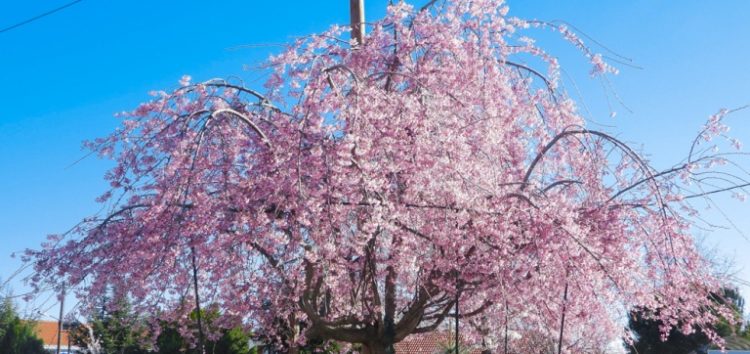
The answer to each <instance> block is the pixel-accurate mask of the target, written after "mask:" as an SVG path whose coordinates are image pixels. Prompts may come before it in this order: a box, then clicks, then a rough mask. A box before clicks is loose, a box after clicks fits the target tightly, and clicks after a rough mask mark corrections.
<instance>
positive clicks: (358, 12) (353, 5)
mask: <svg viewBox="0 0 750 354" xmlns="http://www.w3.org/2000/svg"><path fill="white" fill-rule="evenodd" d="M349 18H350V19H351V26H352V39H354V40H355V41H357V44H362V43H364V42H363V41H364V39H365V0H349Z"/></svg>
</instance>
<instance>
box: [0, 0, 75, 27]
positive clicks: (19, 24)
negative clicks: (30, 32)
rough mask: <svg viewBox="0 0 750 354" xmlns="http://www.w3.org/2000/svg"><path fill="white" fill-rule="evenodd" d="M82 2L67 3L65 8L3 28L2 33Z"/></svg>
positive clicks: (61, 7)
mask: <svg viewBox="0 0 750 354" xmlns="http://www.w3.org/2000/svg"><path fill="white" fill-rule="evenodd" d="M81 1H83V0H75V1H71V2H69V3H67V4H65V5H63V6H60V7H58V8H55V9H52V10H49V11H47V12H44V13H41V14H39V15H36V16H34V17H32V18H29V19H26V20H23V21H21V22H19V23H16V24H15V25H11V26H8V27H5V28H3V29H0V33H3V32H8V31H10V30H12V29H16V28H18V27H21V26H23V25H25V24H29V23H31V22H34V21H36V20H38V19H40V18H42V17H46V16H49V15H52V14H53V13H55V12H58V11H60V10H64V9H66V8H68V7H71V6H73V5H75V4H77V3H79V2H81Z"/></svg>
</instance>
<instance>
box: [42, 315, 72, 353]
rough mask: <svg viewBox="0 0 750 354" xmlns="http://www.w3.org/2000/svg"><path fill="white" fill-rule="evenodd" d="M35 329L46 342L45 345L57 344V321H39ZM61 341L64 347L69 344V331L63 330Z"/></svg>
mask: <svg viewBox="0 0 750 354" xmlns="http://www.w3.org/2000/svg"><path fill="white" fill-rule="evenodd" d="M35 329H36V335H37V336H38V337H39V339H41V340H42V341H43V342H44V345H57V322H52V321H38V322H36V327H35ZM60 343H61V346H62V347H67V346H68V331H66V330H63V331H62V338H61V340H60Z"/></svg>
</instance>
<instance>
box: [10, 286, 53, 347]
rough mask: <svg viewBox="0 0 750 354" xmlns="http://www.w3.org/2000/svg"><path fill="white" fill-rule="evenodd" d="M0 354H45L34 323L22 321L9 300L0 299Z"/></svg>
mask: <svg viewBox="0 0 750 354" xmlns="http://www.w3.org/2000/svg"><path fill="white" fill-rule="evenodd" d="M0 353H3V354H45V353H46V352H45V351H44V346H43V343H42V340H41V339H39V338H38V337H37V335H36V333H35V331H34V323H33V322H29V321H24V320H22V319H21V318H20V317H19V316H18V313H17V312H16V309H15V307H14V305H13V302H12V301H11V300H10V298H6V297H2V298H0Z"/></svg>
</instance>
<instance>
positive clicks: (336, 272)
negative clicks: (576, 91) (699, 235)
mask: <svg viewBox="0 0 750 354" xmlns="http://www.w3.org/2000/svg"><path fill="white" fill-rule="evenodd" d="M507 13H508V8H507V7H506V6H504V5H503V4H502V2H501V1H498V0H471V1H468V0H447V1H440V2H436V1H430V2H429V3H427V4H426V5H425V6H424V7H421V8H419V7H414V6H412V5H410V4H408V3H406V2H397V3H396V4H394V5H392V6H389V7H388V11H387V15H386V16H385V18H383V19H381V20H378V21H375V22H373V23H371V24H370V25H369V26H370V29H371V31H370V33H369V34H368V35H367V36H366V38H364V40H363V41H362V43H358V42H356V41H350V40H347V39H342V37H343V35H344V34H345V33H346V32H347V31H348V28H344V27H339V26H334V27H333V28H331V29H330V30H329V31H327V32H325V33H322V34H314V35H310V36H306V37H302V38H299V39H297V40H296V41H295V42H294V43H292V44H290V45H289V46H288V48H287V49H286V50H284V51H283V52H282V53H280V54H279V55H277V56H275V57H272V58H271V59H270V60H269V62H268V63H267V68H268V70H269V76H268V80H267V81H266V83H265V86H264V88H263V89H261V90H256V89H252V88H248V87H245V86H243V84H242V83H241V82H239V81H236V80H235V81H232V80H209V81H205V82H200V83H192V82H191V81H190V78H189V77H185V78H183V80H182V82H181V83H182V87H180V88H178V89H176V90H174V91H171V92H154V93H153V95H154V98H153V100H151V101H149V102H146V103H144V104H142V105H141V106H139V107H138V108H137V109H135V110H134V111H132V112H128V113H124V114H123V115H122V119H123V121H122V125H121V127H120V128H119V129H117V130H116V131H115V132H114V133H113V134H112V135H110V136H108V137H105V138H101V139H97V140H95V141H92V142H89V143H88V146H89V147H90V148H91V149H92V150H93V151H94V152H96V153H98V154H99V155H101V156H103V157H108V158H112V159H113V160H114V161H115V162H116V166H115V167H114V168H113V169H112V170H111V171H109V172H108V173H107V174H106V176H105V178H106V180H107V181H109V183H110V184H111V187H112V188H111V190H109V191H107V192H106V193H105V194H103V195H102V196H101V198H100V201H101V202H102V203H104V205H106V206H107V208H106V212H105V213H104V214H101V215H96V216H93V217H91V218H87V219H85V220H84V221H83V222H82V223H81V224H79V225H78V226H77V227H76V228H74V229H73V230H72V231H71V232H69V233H66V234H62V235H54V236H51V237H50V239H49V241H48V242H47V243H46V244H45V245H44V246H45V247H44V248H43V249H41V250H33V251H29V252H28V254H27V257H28V258H27V259H29V260H30V261H33V262H35V266H36V271H37V274H36V276H35V277H34V279H33V280H34V281H35V283H36V284H37V286H41V284H43V283H47V282H50V283H53V284H57V283H58V282H59V281H60V280H62V279H63V278H60V276H61V275H63V276H64V279H65V281H67V282H69V283H70V284H77V285H78V286H79V288H80V293H81V294H84V295H83V298H84V300H86V298H91V297H92V296H96V295H97V294H102V293H103V292H105V291H106V289H107V287H108V286H112V285H114V286H115V287H117V288H118V289H123V290H126V291H127V293H128V297H129V298H131V299H132V301H133V308H134V310H136V311H138V312H143V313H159V314H162V316H163V317H164V318H163V320H164V321H168V322H172V321H174V322H180V321H181V323H183V325H186V324H185V321H186V320H185V319H186V318H189V316H187V314H189V313H190V312H191V311H193V309H194V307H195V304H192V305H186V303H187V304H189V302H190V301H191V300H190V299H194V301H200V302H205V303H212V304H217V305H218V306H220V307H221V309H222V310H223V311H222V314H221V317H220V319H219V320H218V323H219V324H221V325H222V326H226V327H228V328H229V327H232V326H236V325H239V324H242V325H244V326H247V327H252V328H255V329H256V330H257V331H258V332H260V333H266V334H269V335H272V336H273V335H277V336H278V337H283V338H288V343H290V344H289V345H290V351H292V352H293V351H295V348H298V346H299V345H302V344H304V343H305V342H308V341H325V340H336V341H341V342H345V343H356V344H359V345H362V347H363V348H364V349H363V350H364V351H366V352H370V353H383V352H392V351H393V344H394V343H395V342H399V341H401V340H403V339H404V338H405V337H406V336H408V335H410V334H414V333H422V332H428V331H432V330H434V329H436V328H438V327H439V326H440V325H441V323H443V321H444V320H446V319H447V318H450V317H451V316H455V314H454V313H453V309H454V308H455V307H456V302H458V308H459V311H460V312H459V316H460V317H461V319H462V320H463V323H467V324H466V325H464V327H463V328H462V331H463V332H464V335H465V338H466V339H467V341H469V342H471V343H494V344H491V345H495V346H497V345H500V343H503V340H502V339H503V337H504V333H507V332H508V331H507V330H506V331H503V330H501V329H502V328H506V329H507V328H510V329H511V331H515V332H523V331H528V332H539V333H543V334H544V335H546V336H547V337H549V338H555V342H558V343H556V344H557V346H559V347H561V348H564V351H566V352H576V350H577V348H579V346H580V345H584V344H586V343H587V345H588V344H590V343H591V340H592V339H596V340H600V341H602V342H603V343H606V342H607V341H608V340H610V339H613V338H620V337H622V335H623V328H622V325H621V324H619V323H618V321H617V317H618V316H617V313H618V312H619V313H621V314H624V313H626V312H627V311H628V309H630V308H633V307H638V306H642V307H647V308H658V309H660V311H659V312H658V320H659V321H661V322H662V323H663V324H664V327H663V328H662V330H663V331H667V332H668V331H670V330H671V329H672V327H673V326H674V325H675V324H676V323H687V324H689V326H688V327H685V328H680V330H685V331H689V330H691V328H694V327H702V326H705V325H707V324H709V323H711V322H712V321H714V320H715V319H716V318H717V315H716V314H714V313H706V312H705V311H702V309H704V308H705V306H707V305H708V304H709V302H710V301H709V300H708V295H709V294H710V293H711V291H713V290H715V289H718V288H721V287H722V285H723V279H721V278H719V277H717V276H715V274H713V273H712V272H711V271H710V269H711V268H710V264H709V263H708V262H707V261H705V260H704V259H703V258H702V257H701V255H700V254H699V252H698V251H697V250H696V247H695V244H694V241H693V238H692V237H691V234H690V231H691V227H692V225H693V224H692V219H691V218H690V217H691V216H692V215H693V214H694V213H696V209H695V208H694V207H693V205H692V204H690V202H691V201H696V200H700V199H702V198H706V197H708V196H710V195H711V194H713V193H717V192H721V191H725V190H731V189H732V188H735V187H737V185H738V184H739V182H736V180H734V179H731V178H728V177H725V176H726V175H727V174H728V173H727V172H722V171H721V170H717V168H722V166H723V165H726V161H727V159H728V158H729V157H731V152H722V153H717V152H714V150H712V149H711V148H710V147H711V146H713V144H714V143H712V141H714V140H716V141H718V142H719V143H721V144H724V143H723V140H721V139H724V137H725V135H726V134H725V133H726V131H727V130H728V129H727V127H726V126H725V125H724V123H723V118H724V116H725V115H727V114H728V113H730V111H727V110H722V111H721V112H719V113H718V114H716V115H714V116H712V117H710V119H709V120H708V122H707V123H706V125H705V126H704V127H702V128H701V129H700V130H699V134H698V136H697V138H696V140H695V142H694V143H693V144H692V146H687V147H686V150H688V148H689V152H688V154H687V155H686V158H685V160H684V161H682V162H679V163H678V164H677V165H675V166H674V167H672V168H669V169H666V170H656V169H655V168H653V167H652V166H650V165H649V164H648V161H647V160H645V159H644V158H642V157H641V156H640V155H639V154H638V153H637V152H636V151H635V150H633V149H632V148H630V147H629V146H628V145H627V144H625V143H624V142H622V141H620V140H618V139H617V138H615V137H614V136H613V135H612V134H610V133H607V132H603V131H598V130H593V129H590V128H589V127H587V122H586V120H585V119H584V118H583V117H582V116H581V115H580V114H579V113H578V110H577V108H576V104H575V102H573V101H572V100H571V99H570V97H568V96H567V95H566V94H565V91H564V90H561V89H559V85H560V79H559V70H560V69H559V65H558V62H557V59H556V58H555V57H554V56H552V55H550V54H548V53H546V52H545V51H544V50H543V49H542V48H540V47H537V46H536V45H535V44H534V41H533V40H532V39H531V38H529V37H527V36H526V35H525V34H524V33H525V31H527V28H529V27H540V28H546V29H549V30H551V31H556V32H559V33H560V34H561V36H562V37H563V38H565V39H566V40H568V41H569V42H570V43H571V45H573V46H575V47H576V48H578V49H580V51H581V53H582V56H583V57H585V58H587V60H590V62H591V65H592V75H606V74H609V73H615V72H616V70H615V69H614V68H613V67H611V66H610V65H609V64H607V63H606V62H605V61H604V59H603V56H601V55H599V54H596V53H594V52H592V51H591V50H590V49H589V48H588V47H586V46H585V45H584V44H583V42H582V41H581V40H580V39H579V38H578V36H577V34H576V33H575V32H574V31H572V30H571V29H569V28H567V27H565V26H563V25H559V24H552V23H545V22H541V21H530V20H524V19H519V18H515V17H511V16H508V14H507ZM715 138H719V139H718V140H717V139H715ZM730 142H732V143H735V145H738V144H737V143H736V142H734V141H730ZM727 145H728V144H727ZM727 166H731V165H727ZM713 171H716V172H713ZM712 173H716V174H717V176H719V175H718V174H719V173H721V175H720V178H716V179H713V180H707V179H706V178H709V177H710V176H713V175H712ZM191 289H193V290H195V289H197V290H198V293H199V294H196V295H200V296H195V297H191V296H190V294H191V291H192V290H191ZM723 311H724V312H721V313H722V314H727V316H730V315H731V311H730V310H729V309H725V310H723ZM708 333H711V332H710V331H709V332H708ZM558 338H559V339H558Z"/></svg>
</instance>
